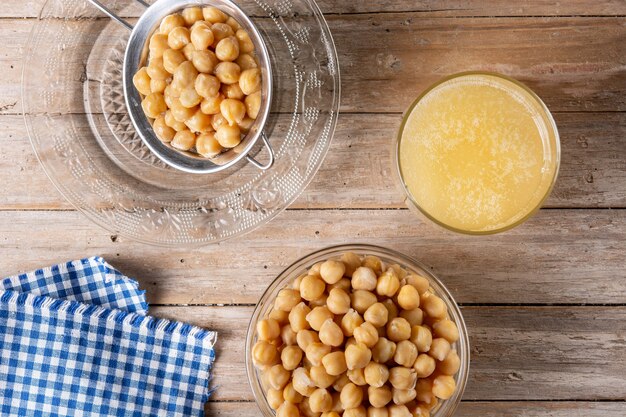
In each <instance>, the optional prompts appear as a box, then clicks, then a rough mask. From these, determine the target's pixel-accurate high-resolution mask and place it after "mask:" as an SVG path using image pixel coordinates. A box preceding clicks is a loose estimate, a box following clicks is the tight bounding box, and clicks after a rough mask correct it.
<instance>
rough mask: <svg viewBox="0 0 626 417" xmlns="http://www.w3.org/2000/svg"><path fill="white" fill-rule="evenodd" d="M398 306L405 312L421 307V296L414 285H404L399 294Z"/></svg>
mask: <svg viewBox="0 0 626 417" xmlns="http://www.w3.org/2000/svg"><path fill="white" fill-rule="evenodd" d="M398 304H400V307H402V308H403V309H405V310H413V309H415V308H418V307H419V306H420V295H419V293H418V292H417V290H416V289H415V287H414V286H412V285H408V284H407V285H404V286H403V287H402V288H400V292H399V293H398Z"/></svg>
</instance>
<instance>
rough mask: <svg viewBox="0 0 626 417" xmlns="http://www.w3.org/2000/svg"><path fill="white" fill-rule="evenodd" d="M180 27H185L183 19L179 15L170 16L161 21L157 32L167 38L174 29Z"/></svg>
mask: <svg viewBox="0 0 626 417" xmlns="http://www.w3.org/2000/svg"><path fill="white" fill-rule="evenodd" d="M181 26H185V19H184V18H183V17H182V16H181V15H179V14H171V15H169V16H166V17H165V19H163V20H162V21H161V25H160V26H159V32H160V33H161V34H163V35H166V36H167V35H169V33H170V32H171V31H172V30H173V29H174V28H177V27H181Z"/></svg>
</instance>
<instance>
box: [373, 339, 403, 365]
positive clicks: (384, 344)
mask: <svg viewBox="0 0 626 417" xmlns="http://www.w3.org/2000/svg"><path fill="white" fill-rule="evenodd" d="M396 348H397V347H396V344H395V343H394V342H392V341H390V340H389V339H387V338H385V337H379V338H378V342H376V346H374V347H373V348H372V358H373V359H374V360H375V361H376V362H378V363H385V362H388V361H389V360H390V359H391V358H393V355H394V354H395V353H396Z"/></svg>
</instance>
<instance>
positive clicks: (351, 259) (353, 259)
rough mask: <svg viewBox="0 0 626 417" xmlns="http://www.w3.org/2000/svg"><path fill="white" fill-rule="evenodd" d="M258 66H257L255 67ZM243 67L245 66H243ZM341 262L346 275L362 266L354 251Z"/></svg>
mask: <svg viewBox="0 0 626 417" xmlns="http://www.w3.org/2000/svg"><path fill="white" fill-rule="evenodd" d="M255 68H256V67H255ZM242 69H243V67H242ZM340 259H341V262H343V264H344V265H345V266H346V272H345V274H344V275H345V276H347V277H352V274H353V273H354V271H356V269H357V268H358V267H360V266H361V258H360V257H359V255H357V254H356V253H353V252H345V253H344V254H342V255H341V258H340Z"/></svg>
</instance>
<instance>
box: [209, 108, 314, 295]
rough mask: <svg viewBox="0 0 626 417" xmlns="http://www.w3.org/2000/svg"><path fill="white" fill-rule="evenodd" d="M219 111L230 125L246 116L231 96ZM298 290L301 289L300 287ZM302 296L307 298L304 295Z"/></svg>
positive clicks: (244, 109) (235, 123) (244, 111)
mask: <svg viewBox="0 0 626 417" xmlns="http://www.w3.org/2000/svg"><path fill="white" fill-rule="evenodd" d="M220 111H221V112H222V116H224V118H225V119H226V120H227V121H228V124H229V125H231V126H235V125H237V126H239V123H241V121H242V120H243V118H244V117H245V116H246V106H245V105H244V104H243V103H242V102H241V101H239V100H235V99H232V98H227V99H224V100H222V102H221V103H220ZM315 278H317V277H315ZM324 289H326V287H323V290H324ZM323 290H322V292H323ZM300 291H302V289H301V290H300ZM320 295H321V294H320ZM303 297H304V296H303ZM304 298H305V299H307V298H306V297H304ZM317 298H319V296H318V297H315V298H313V299H311V300H315V299H317ZM311 300H309V301H311Z"/></svg>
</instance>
